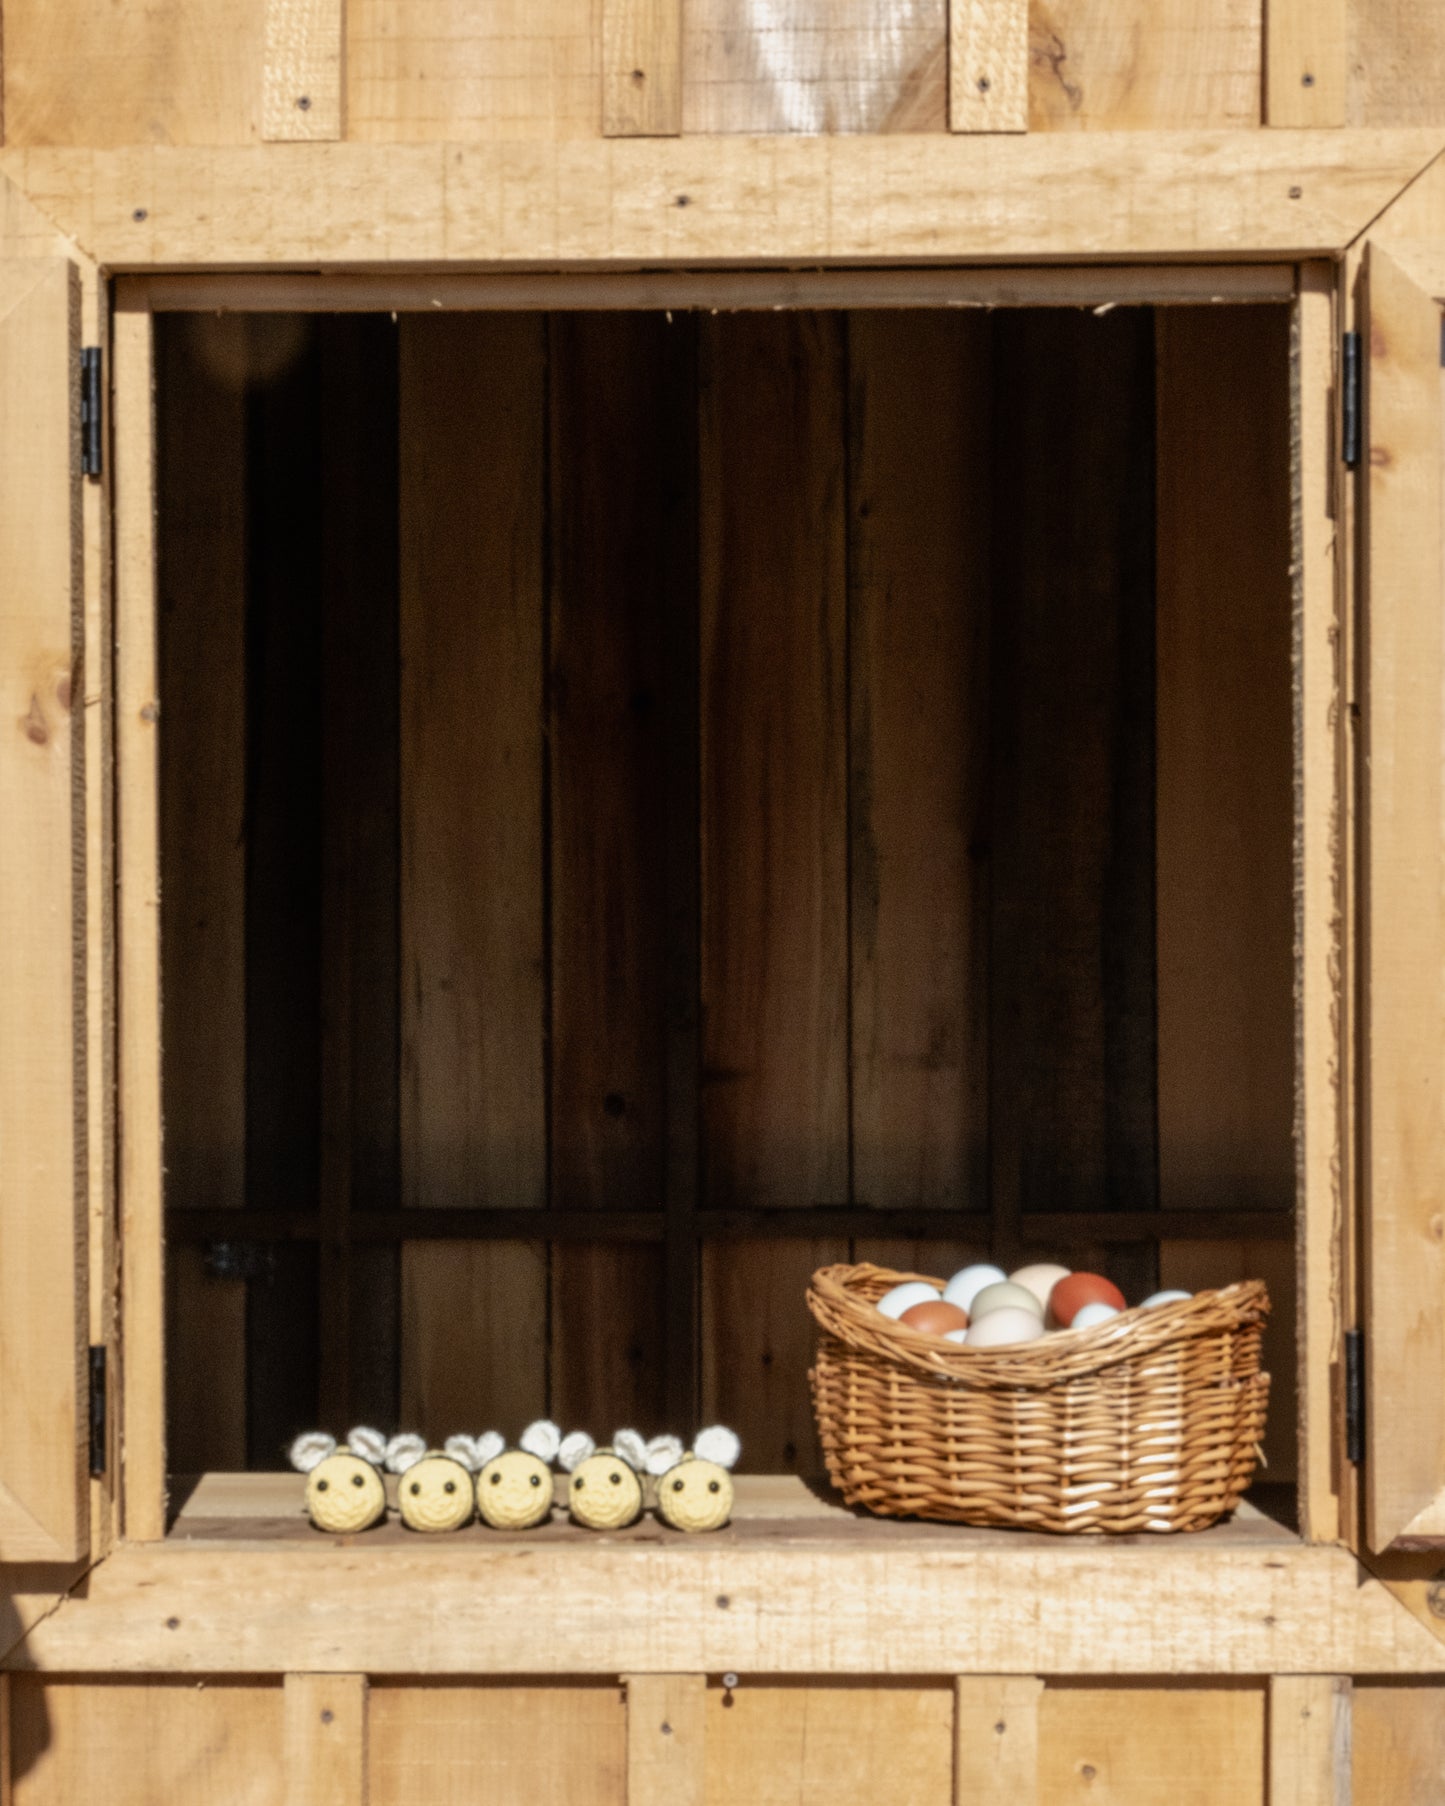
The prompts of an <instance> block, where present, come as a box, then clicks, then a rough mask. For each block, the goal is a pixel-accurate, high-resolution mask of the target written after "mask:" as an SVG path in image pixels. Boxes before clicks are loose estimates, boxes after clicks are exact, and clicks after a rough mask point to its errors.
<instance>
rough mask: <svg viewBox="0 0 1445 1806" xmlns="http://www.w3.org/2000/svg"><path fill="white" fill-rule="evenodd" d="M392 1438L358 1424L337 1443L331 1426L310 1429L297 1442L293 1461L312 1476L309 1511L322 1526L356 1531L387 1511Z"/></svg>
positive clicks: (329, 1528) (369, 1526) (365, 1528)
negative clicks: (384, 1473)
mask: <svg viewBox="0 0 1445 1806" xmlns="http://www.w3.org/2000/svg"><path fill="white" fill-rule="evenodd" d="M385 1459H386V1438H385V1437H384V1436H383V1435H382V1433H381V1431H380V1430H369V1429H367V1428H366V1426H365V1425H364V1424H358V1425H357V1427H356V1428H355V1429H354V1430H350V1431H348V1433H347V1437H346V1441H345V1442H344V1443H343V1444H342V1445H340V1446H339V1447H338V1446H337V1441H336V1438H335V1437H334V1436H328V1435H327V1433H326V1432H325V1430H307V1431H306V1432H305V1433H304V1434H303V1435H301V1436H298V1437H297V1438H296V1440H295V1442H293V1443H292V1444H291V1465H292V1467H294V1468H295V1469H296V1470H297V1471H298V1472H299V1473H303V1474H305V1475H306V1476H307V1481H306V1511H307V1514H308V1516H309V1517H310V1519H311V1522H312V1523H313V1524H314V1525H315V1526H316V1528H317V1529H318V1530H330V1531H333V1532H337V1533H340V1534H350V1533H353V1532H355V1531H358V1530H369V1529H370V1528H371V1526H372V1525H373V1524H378V1523H380V1522H381V1520H382V1519H383V1518H384V1517H385V1516H386V1486H385V1483H384V1482H383V1480H382V1477H381V1468H382V1463H383V1461H384V1460H385Z"/></svg>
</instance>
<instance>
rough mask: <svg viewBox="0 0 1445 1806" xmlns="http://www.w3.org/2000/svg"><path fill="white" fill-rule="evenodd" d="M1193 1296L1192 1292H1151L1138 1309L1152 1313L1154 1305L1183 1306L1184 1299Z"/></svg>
mask: <svg viewBox="0 0 1445 1806" xmlns="http://www.w3.org/2000/svg"><path fill="white" fill-rule="evenodd" d="M1193 1296H1194V1294H1193V1292H1151V1293H1150V1294H1149V1296H1148V1297H1147V1298H1146V1299H1145V1300H1144V1302H1143V1304H1141V1305H1140V1306H1139V1309H1140V1310H1141V1311H1152V1310H1153V1308H1154V1306H1155V1305H1156V1304H1183V1303H1184V1302H1185V1300H1186V1299H1188V1298H1192V1297H1193Z"/></svg>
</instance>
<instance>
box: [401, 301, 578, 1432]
mask: <svg viewBox="0 0 1445 1806" xmlns="http://www.w3.org/2000/svg"><path fill="white" fill-rule="evenodd" d="M543 371H544V343H543V323H542V321H541V320H540V319H538V318H531V319H528V318H525V317H522V316H519V315H518V316H509V317H506V318H502V317H491V316H486V315H475V316H470V317H468V316H461V315H454V316H449V317H447V318H445V319H408V320H406V321H405V322H403V324H402V328H401V654H402V690H401V723H402V730H401V731H402V770H401V814H402V830H401V847H402V853H401V870H402V892H401V949H402V951H401V972H402V1030H401V1032H402V1102H401V1171H402V1202H403V1204H404V1206H406V1207H407V1208H418V1207H419V1208H432V1209H447V1208H455V1207H456V1206H458V1205H465V1204H471V1203H474V1202H486V1203H495V1204H498V1205H504V1206H508V1207H511V1208H519V1209H538V1208H540V1207H541V1206H542V1204H543V1203H544V1201H545V1183H546V1130H545V1113H546V1095H545V1084H544V1067H543V1026H544V1025H543V1013H544V983H543V969H542V962H543V898H542V869H543V861H542V731H541V730H542V720H541V713H542V656H543V556H542V552H543V547H542V520H543V462H542V457H543V453H542V436H543V429H544V425H545V420H544V412H543V394H544V390H543ZM478 873H482V874H485V880H484V881H483V882H480V883H479V882H478V881H477V874H478ZM546 1287H547V1273H546V1255H545V1249H544V1248H543V1247H542V1246H541V1245H540V1244H537V1243H530V1242H512V1243H493V1244H486V1243H473V1244H471V1245H470V1246H461V1247H458V1246H443V1245H438V1244H423V1243H415V1242H414V1243H411V1244H410V1245H408V1246H406V1247H405V1248H404V1249H403V1252H402V1381H401V1405H402V1416H403V1418H404V1419H405V1420H406V1421H407V1422H408V1423H409V1424H411V1423H415V1424H416V1425H417V1426H418V1427H419V1428H420V1429H421V1430H422V1432H423V1434H425V1435H427V1436H428V1437H430V1438H432V1439H434V1440H440V1439H441V1438H443V1437H445V1436H447V1435H449V1434H451V1433H452V1432H453V1431H454V1430H456V1429H458V1428H462V1427H467V1426H469V1427H470V1428H471V1429H472V1430H473V1431H476V1430H480V1429H484V1428H487V1427H489V1426H491V1425H492V1424H493V1423H494V1422H496V1423H499V1424H500V1425H501V1426H502V1427H503V1428H504V1429H505V1431H506V1432H507V1433H508V1434H510V1435H515V1434H516V1433H517V1432H518V1431H519V1430H520V1429H521V1427H522V1425H523V1424H524V1423H526V1422H527V1420H528V1418H529V1417H532V1416H537V1415H539V1414H540V1412H541V1411H542V1409H543V1408H544V1406H545V1402H546V1399H545V1341H546V1333H545V1332H546ZM463 1350H465V1351H466V1352H465V1354H463V1353H462V1351H463Z"/></svg>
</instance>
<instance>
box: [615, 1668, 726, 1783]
mask: <svg viewBox="0 0 1445 1806" xmlns="http://www.w3.org/2000/svg"><path fill="white" fill-rule="evenodd" d="M622 1679H623V1685H624V1686H625V1687H626V1689H627V1806H703V1735H704V1724H705V1715H706V1710H707V1705H708V1698H707V1676H706V1675H703V1674H627V1675H624V1676H623V1677H622Z"/></svg>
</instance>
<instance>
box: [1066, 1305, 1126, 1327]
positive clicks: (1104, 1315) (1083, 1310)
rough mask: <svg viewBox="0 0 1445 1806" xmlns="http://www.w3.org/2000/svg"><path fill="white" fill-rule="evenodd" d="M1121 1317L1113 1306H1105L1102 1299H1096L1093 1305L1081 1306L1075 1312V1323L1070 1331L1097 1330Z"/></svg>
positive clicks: (1071, 1325)
mask: <svg viewBox="0 0 1445 1806" xmlns="http://www.w3.org/2000/svg"><path fill="white" fill-rule="evenodd" d="M1118 1315H1119V1313H1118V1311H1117V1310H1115V1308H1114V1306H1113V1305H1112V1304H1105V1303H1104V1301H1103V1299H1102V1298H1096V1299H1095V1300H1094V1302H1093V1303H1092V1304H1081V1305H1080V1306H1079V1308H1078V1310H1076V1311H1075V1312H1074V1321H1073V1322H1072V1323H1071V1324H1070V1325H1069V1328H1070V1329H1096V1328H1097V1327H1098V1326H1099V1324H1101V1323H1108V1322H1110V1321H1112V1319H1113V1318H1115V1317H1117V1316H1118Z"/></svg>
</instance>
